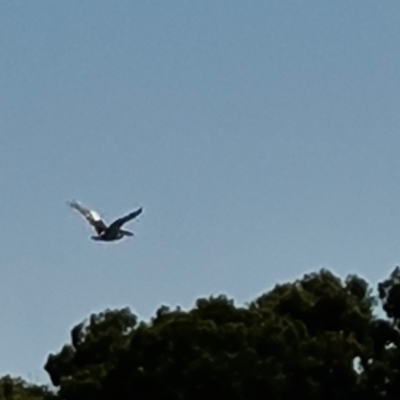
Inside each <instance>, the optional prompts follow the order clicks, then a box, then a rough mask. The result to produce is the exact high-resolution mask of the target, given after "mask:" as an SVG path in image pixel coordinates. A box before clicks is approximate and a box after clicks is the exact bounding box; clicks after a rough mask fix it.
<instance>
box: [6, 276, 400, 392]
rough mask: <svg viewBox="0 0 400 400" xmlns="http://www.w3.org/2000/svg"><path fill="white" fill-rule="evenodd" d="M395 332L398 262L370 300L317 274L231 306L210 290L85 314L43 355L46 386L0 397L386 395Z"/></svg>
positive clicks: (394, 382)
mask: <svg viewBox="0 0 400 400" xmlns="http://www.w3.org/2000/svg"><path fill="white" fill-rule="evenodd" d="M399 332H400V268H396V269H395V270H394V271H393V272H392V274H391V275H390V276H389V278H388V279H387V280H385V281H383V282H381V283H379V284H378V287H377V294H376V295H374V293H373V289H372V288H371V287H370V286H369V285H368V283H367V282H366V281H365V280H363V279H362V278H360V277H358V276H355V275H350V276H348V277H347V278H345V279H340V278H339V277H337V276H335V275H334V274H332V273H331V272H329V271H327V270H321V271H318V272H315V273H311V274H307V275H305V276H303V277H302V278H301V279H298V280H296V281H294V282H292V283H286V284H280V285H276V286H275V287H274V288H273V289H272V290H270V291H268V292H266V293H264V294H262V295H261V296H259V297H258V298H256V299H255V300H253V301H251V302H250V303H248V304H246V305H242V306H238V305H235V302H234V300H233V299H229V298H227V297H226V296H223V295H220V296H214V297H209V298H201V299H198V300H197V302H196V304H195V306H194V307H193V308H192V309H190V310H188V311H183V310H181V309H180V308H176V309H170V308H168V307H166V306H162V307H160V308H159V309H158V311H157V312H156V313H155V315H154V317H153V318H152V319H151V320H150V321H148V322H143V321H139V320H138V318H137V317H136V316H135V315H134V314H133V313H132V312H131V311H130V310H129V309H128V308H124V309H119V310H106V311H104V312H102V313H99V314H93V315H91V316H90V317H89V318H88V319H87V320H85V321H83V322H82V323H80V324H78V325H77V326H75V327H74V328H73V329H72V330H71V336H70V343H68V344H65V345H64V346H63V347H62V349H61V350H60V351H59V352H58V353H56V354H50V355H49V356H48V359H47V362H46V364H45V366H44V368H45V370H46V371H47V372H48V374H49V376H50V378H51V381H52V383H53V385H54V386H55V388H56V391H55V393H53V392H51V391H49V390H48V389H47V388H44V387H37V388H36V389H37V390H36V392H35V390H33V389H32V387H28V386H27V384H25V383H21V382H20V381H16V380H13V379H11V378H10V377H4V378H2V381H1V382H2V394H1V396H2V397H1V398H5V399H17V398H18V399H21V400H23V399H27V400H28V399H32V400H36V399H38V400H39V399H45V400H50V399H54V398H59V399H65V400H91V399H93V400H111V399H112V400H115V399H120V400H124V399H132V398H135V399H138V400H142V399H143V400H144V399H153V400H157V399H160V400H161V399H163V400H164V399H170V400H175V399H177V400H178V399H191V400H196V399H204V398H207V397H211V396H213V398H214V397H215V396H218V397H222V396H228V398H230V399H233V400H236V399H238V400H239V399H241V400H242V399H243V400H247V399H249V400H253V399H254V400H258V399H266V398H267V399H276V400H278V399H279V400H280V399H292V398H301V399H311V400H313V399H324V400H330V399H332V400H334V399H353V398H355V397H356V396H362V397H363V398H364V399H370V400H375V399H395V398H396V399H397V398H398V396H399V394H400V354H399V348H400V346H399V338H400V335H399ZM12 396H14V397H12ZM17 396H19V397H17ZM23 396H25V397H23ZM35 396H36V397H35ZM46 396H47V397H46ZM50 396H53V397H50Z"/></svg>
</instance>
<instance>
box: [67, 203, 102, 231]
mask: <svg viewBox="0 0 400 400" xmlns="http://www.w3.org/2000/svg"><path fill="white" fill-rule="evenodd" d="M68 204H69V205H70V206H71V207H72V208H74V209H75V210H77V211H78V212H79V213H80V214H81V215H83V216H84V217H85V219H86V221H87V222H89V224H90V225H92V226H93V228H94V229H95V230H96V232H97V234H98V235H100V234H101V233H102V232H104V231H105V230H106V229H107V225H106V224H105V223H104V221H102V219H101V217H100V215H99V214H98V213H97V212H96V211H93V210H89V209H88V208H86V207H83V206H82V205H81V204H79V203H78V202H77V201H72V202H69V203H68Z"/></svg>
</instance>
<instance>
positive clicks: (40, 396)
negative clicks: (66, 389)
mask: <svg viewBox="0 0 400 400" xmlns="http://www.w3.org/2000/svg"><path fill="white" fill-rule="evenodd" d="M57 399H58V396H57V395H56V394H55V393H53V392H52V391H51V390H50V389H49V388H48V387H47V386H44V385H41V386H39V385H33V384H30V383H27V382H26V381H24V380H23V379H21V378H16V377H14V378H13V377H11V376H10V375H6V376H3V377H2V378H0V400H57Z"/></svg>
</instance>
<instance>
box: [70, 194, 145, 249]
mask: <svg viewBox="0 0 400 400" xmlns="http://www.w3.org/2000/svg"><path fill="white" fill-rule="evenodd" d="M69 205H70V206H71V207H72V208H74V209H75V210H77V211H78V212H79V213H80V214H81V215H83V216H84V217H85V219H86V221H87V222H89V224H90V225H92V227H93V228H94V229H95V231H96V233H97V236H92V237H91V238H92V239H93V240H97V241H103V242H112V241H115V240H120V239H122V238H123V237H124V236H133V233H132V232H130V231H127V230H125V229H121V227H122V225H124V224H125V223H126V222H128V221H130V220H131V219H134V218H136V217H137V216H138V215H139V214H141V213H142V211H143V209H142V208H139V209H138V210H136V211H133V212H131V213H129V214H128V215H126V216H124V217H121V218H118V219H116V220H115V221H114V222H113V223H112V224H110V225H109V226H107V225H106V224H105V223H104V221H103V220H102V219H101V217H100V215H99V214H98V213H97V212H96V211H93V210H89V209H88V208H86V207H84V206H82V205H81V204H79V203H78V202H76V201H73V202H70V203H69Z"/></svg>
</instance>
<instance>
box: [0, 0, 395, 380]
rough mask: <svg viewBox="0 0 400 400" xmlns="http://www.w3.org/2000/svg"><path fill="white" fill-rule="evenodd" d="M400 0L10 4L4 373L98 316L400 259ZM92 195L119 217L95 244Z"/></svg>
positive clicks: (4, 140)
mask: <svg viewBox="0 0 400 400" xmlns="http://www.w3.org/2000/svg"><path fill="white" fill-rule="evenodd" d="M399 19H400V3H399V2H398V1H385V2H382V1H366V0H359V1H348V0H343V1H341V0H337V1H308V0H304V1H298V0H293V1H282V0H276V1H243V0H240V1H236V0H226V1H222V0H221V1H182V0H176V1H165V0H159V1H148V2H141V1H130V0H126V1H123V0H121V1H101V0H96V1H94V0H93V1H82V0H79V1H78V0H68V1H42V0H36V1H2V2H1V3H0V49H1V53H0V60H1V61H0V66H1V74H0V185H1V186H0V187H1V191H0V205H1V226H2V229H1V230H0V243H1V244H0V249H1V251H0V265H1V290H0V320H1V326H0V374H1V375H2V374H5V373H12V374H18V375H22V376H23V377H25V378H29V379H30V380H32V381H35V380H37V381H40V382H47V381H48V378H47V374H45V372H44V371H43V370H42V366H43V364H44V362H45V360H46V358H47V356H48V354H49V353H50V352H55V351H58V350H59V349H60V348H61V346H62V345H63V344H65V343H66V342H68V341H69V332H70V330H71V328H72V327H73V326H74V325H75V324H77V323H79V322H81V321H82V320H83V319H84V318H86V317H88V316H89V315H90V314H91V313H92V312H100V311H103V310H105V309H106V308H116V307H124V306H129V307H130V308H131V310H132V311H133V312H134V313H136V314H137V315H139V316H140V317H141V318H144V319H146V320H147V319H148V318H149V317H150V316H151V315H152V314H153V313H154V311H155V310H156V309H157V308H158V307H160V306H161V305H163V304H164V305H169V306H172V307H175V306H177V305H180V306H182V307H183V308H189V307H192V306H193V304H194V301H195V299H197V298H198V297H201V296H209V295H212V294H215V295H217V294H221V293H223V294H227V295H228V296H230V297H233V298H234V299H236V300H237V302H238V303H244V302H246V301H249V300H252V299H254V298H255V297H256V296H258V295H259V294H261V293H262V292H264V291H266V290H268V289H270V288H271V287H273V285H275V283H278V282H284V281H291V280H294V279H296V278H299V277H301V276H302V275H303V274H304V273H307V272H310V271H315V270H318V269H320V268H321V267H326V268H329V269H331V270H332V271H333V272H334V273H336V274H338V275H340V276H342V277H345V276H346V275H347V274H350V273H356V274H359V275H360V276H362V277H364V278H366V279H367V280H368V281H369V282H371V283H372V284H374V285H375V284H376V282H377V281H379V280H380V279H382V278H384V277H386V276H387V275H388V274H389V273H390V271H391V270H392V269H393V268H394V267H395V266H396V265H397V264H398V263H399V261H400V212H399V211H400V210H399V204H400V157H399V156H400V116H399V106H400V101H399V100H400V99H399V97H400V95H399V94H400V48H399V35H400V25H399ZM72 199H77V200H80V201H81V202H82V203H83V204H85V205H87V206H90V207H93V208H95V209H98V210H99V211H100V212H101V213H102V215H103V217H104V218H105V220H106V221H107V222H108V221H111V220H112V219H113V218H115V217H119V216H121V215H123V214H124V213H126V212H128V211H131V210H134V209H135V208H137V207H139V206H143V207H144V212H143V214H142V215H141V216H140V217H139V218H138V219H137V220H134V221H132V222H131V223H130V224H129V225H127V228H129V229H132V230H133V231H134V232H135V233H136V235H135V237H134V238H128V239H126V240H124V241H121V242H118V243H113V244H100V243H97V242H94V241H92V240H91V239H90V238H89V237H90V235H91V234H92V232H91V230H90V227H89V226H87V225H86V224H85V222H84V221H83V219H81V218H80V217H79V215H77V214H75V213H74V212H73V211H72V210H70V209H69V208H68V207H67V205H66V201H68V200H72Z"/></svg>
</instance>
